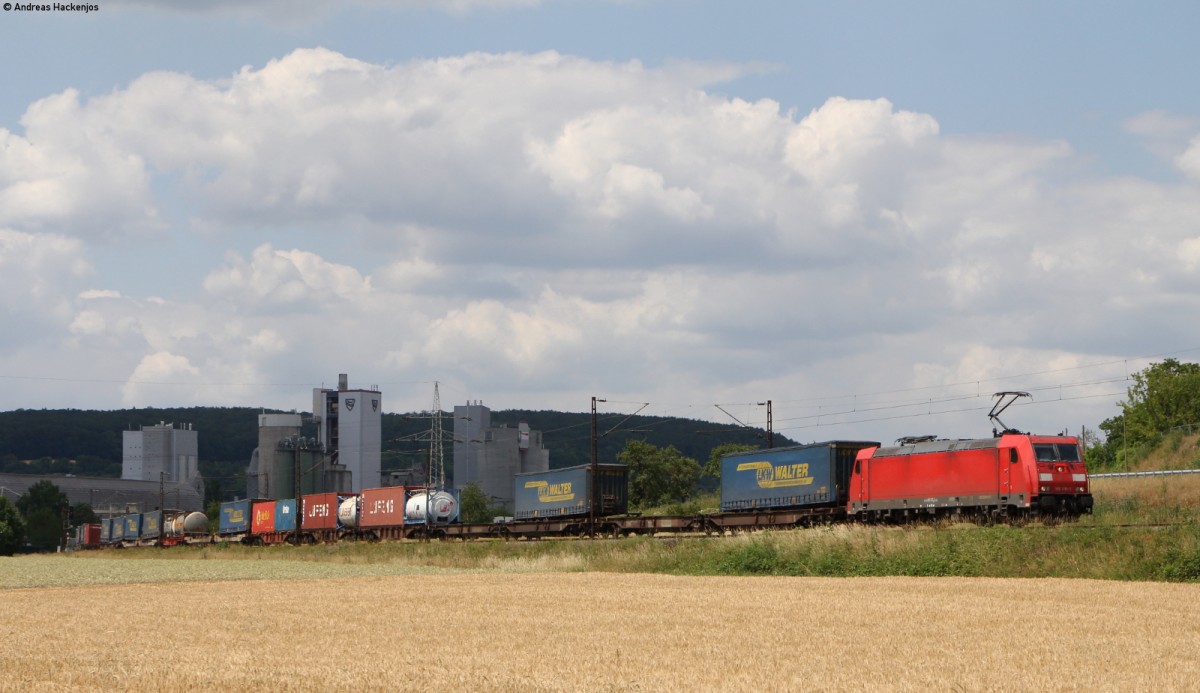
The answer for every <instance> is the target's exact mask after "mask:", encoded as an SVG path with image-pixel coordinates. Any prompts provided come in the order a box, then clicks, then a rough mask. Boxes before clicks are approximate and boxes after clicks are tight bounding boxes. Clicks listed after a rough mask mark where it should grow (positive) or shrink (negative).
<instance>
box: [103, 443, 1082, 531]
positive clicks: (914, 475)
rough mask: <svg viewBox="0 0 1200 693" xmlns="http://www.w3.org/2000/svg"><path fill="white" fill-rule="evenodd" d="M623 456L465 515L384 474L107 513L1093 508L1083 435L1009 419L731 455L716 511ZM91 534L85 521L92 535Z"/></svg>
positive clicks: (819, 520)
mask: <svg viewBox="0 0 1200 693" xmlns="http://www.w3.org/2000/svg"><path fill="white" fill-rule="evenodd" d="M628 481H629V477H628V469H627V468H626V467H625V466H624V465H618V464H601V465H597V468H596V470H594V473H593V470H592V469H591V468H590V467H589V466H586V465H585V466H581V467H572V468H568V469H556V470H551V471H548V472H536V473H529V474H518V475H517V476H516V477H515V484H514V486H515V488H514V498H515V503H514V505H515V509H514V513H513V516H512V517H504V518H496V519H495V520H494V521H492V522H484V523H464V522H460V521H459V500H460V499H459V496H458V492H457V491H456V490H441V491H431V490H427V489H425V488H405V487H385V488H376V489H365V490H363V491H362V493H359V494H337V493H323V494H311V495H307V496H303V497H302V498H301V499H300V503H299V505H297V503H296V501H295V500H294V499H287V500H269V499H258V500H253V499H248V500H241V501H232V502H229V503H223V504H222V506H221V518H220V523H219V529H218V531H217V533H216V534H210V533H208V531H207V527H206V524H207V519H206V518H205V517H204V516H203V515H202V514H200V513H191V514H187V515H180V516H175V517H170V518H168V521H167V523H166V525H165V528H163V529H159V526H158V525H159V520H160V519H161V513H159V512H157V511H156V512H155V513H145V514H141V515H127V516H124V517H120V518H113V519H111V520H108V521H106V522H105V523H104V524H103V525H102V526H101V530H100V532H99V533H98V535H97V536H98V537H99V542H100V544H102V545H109V546H133V545H148V544H152V545H170V544H174V543H196V542H210V541H236V542H241V543H247V544H275V543H283V542H305V543H315V542H332V541H337V540H340V539H350V538H354V539H365V540H381V539H421V538H438V539H443V538H458V539H475V538H488V537H495V538H540V537H553V536H610V537H619V536H628V535H633V534H658V533H672V532H673V533H682V532H692V533H705V534H724V533H738V532H741V531H745V530H753V529H763V528H789V527H807V526H812V525H816V524H830V523H837V522H872V523H903V522H912V521H919V520H928V519H937V518H952V519H965V520H976V521H985V522H1005V521H1012V520H1018V519H1022V518H1035V517H1054V518H1071V517H1078V516H1079V515H1082V514H1086V513H1090V512H1091V511H1092V504H1093V503H1092V495H1091V491H1090V486H1089V481H1088V474H1087V468H1086V465H1085V463H1084V460H1083V455H1082V451H1081V449H1080V446H1079V440H1078V439H1077V438H1075V437H1073V436H1067V435H1052V436H1043V435H1031V434H1028V433H1019V432H1015V431H1011V430H1006V431H1004V432H1003V433H999V434H996V435H994V436H993V437H990V438H981V439H970V440H963V439H958V440H950V439H935V438H933V437H931V436H930V437H921V438H905V439H901V440H899V441H897V443H896V445H892V446H883V445H880V444H879V443H877V442H872V441H829V442H824V443H814V444H810V445H798V446H793V447H785V448H774V449H766V450H755V451H751V452H741V453H733V454H729V455H725V456H724V457H723V458H722V461H721V481H722V483H721V504H720V509H719V511H717V512H712V513H695V514H685V515H652V516H643V515H639V514H631V513H629V509H628ZM90 536H91V535H90V534H89V537H90Z"/></svg>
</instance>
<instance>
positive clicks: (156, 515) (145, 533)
mask: <svg viewBox="0 0 1200 693" xmlns="http://www.w3.org/2000/svg"><path fill="white" fill-rule="evenodd" d="M160 536H162V511H161V510H155V511H154V512H150V513H142V538H143V539H157V538H159V537H160Z"/></svg>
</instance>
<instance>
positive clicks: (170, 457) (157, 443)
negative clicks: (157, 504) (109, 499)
mask: <svg viewBox="0 0 1200 693" xmlns="http://www.w3.org/2000/svg"><path fill="white" fill-rule="evenodd" d="M121 442H122V453H121V478H122V479H132V480H140V481H153V482H156V483H157V482H159V481H160V480H162V481H169V482H174V483H189V482H194V481H195V480H197V479H199V477H200V467H199V436H198V433H197V432H196V431H195V430H193V429H192V425H191V424H180V426H179V428H176V427H175V424H172V423H162V422H160V423H159V424H158V425H157V426H142V429H141V430H140V431H123V432H122V441H121Z"/></svg>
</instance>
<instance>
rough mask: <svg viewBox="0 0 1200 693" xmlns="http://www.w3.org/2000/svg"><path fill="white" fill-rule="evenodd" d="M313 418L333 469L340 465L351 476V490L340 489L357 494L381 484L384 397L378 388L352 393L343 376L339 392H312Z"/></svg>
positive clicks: (316, 390)
mask: <svg viewBox="0 0 1200 693" xmlns="http://www.w3.org/2000/svg"><path fill="white" fill-rule="evenodd" d="M313 419H314V421H316V424H317V437H318V440H320V441H321V444H322V445H324V446H325V453H326V455H327V459H328V462H329V465H330V467H331V468H332V469H338V468H339V467H338V466H339V465H340V466H341V467H344V468H345V470H346V471H347V472H349V474H350V487H349V488H346V489H340V490H345V491H350V492H353V493H358V492H359V491H362V490H363V489H364V488H376V487H378V486H380V485H382V481H381V479H380V458H381V450H382V439H383V395H382V393H380V391H379V388H378V387H376V388H374V389H371V390H351V389H350V387H349V383H348V380H347V377H346V374H345V373H341V374H339V375H338V388H337V389H336V390H326V389H320V388H318V389H314V390H313Z"/></svg>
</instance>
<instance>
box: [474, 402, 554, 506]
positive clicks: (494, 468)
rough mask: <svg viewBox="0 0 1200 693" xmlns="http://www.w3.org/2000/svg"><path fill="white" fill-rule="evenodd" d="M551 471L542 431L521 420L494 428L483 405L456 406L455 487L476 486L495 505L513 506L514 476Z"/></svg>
mask: <svg viewBox="0 0 1200 693" xmlns="http://www.w3.org/2000/svg"><path fill="white" fill-rule="evenodd" d="M549 469H550V451H549V450H547V449H546V448H545V447H544V446H543V445H542V432H541V431H533V430H530V428H529V424H528V423H526V422H524V421H521V422H519V423H518V424H517V425H516V426H515V427H510V426H507V425H500V426H493V425H492V411H491V409H488V408H487V407H485V406H484V405H483V404H482V403H480V402H475V403H474V404H470V403H468V404H467V405H465V406H455V407H454V487H455V488H458V489H462V488H466V487H467V486H468V485H469V484H472V483H474V484H476V485H478V486H479V488H480V489H481V490H482V491H483V492H484V494H486V495H487V496H488V498H489V499H490V501H491V502H492V503H503V504H505V505H507V506H509V507H512V503H513V477H514V476H515V475H517V474H523V473H526V472H545V471H548V470H549Z"/></svg>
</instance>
